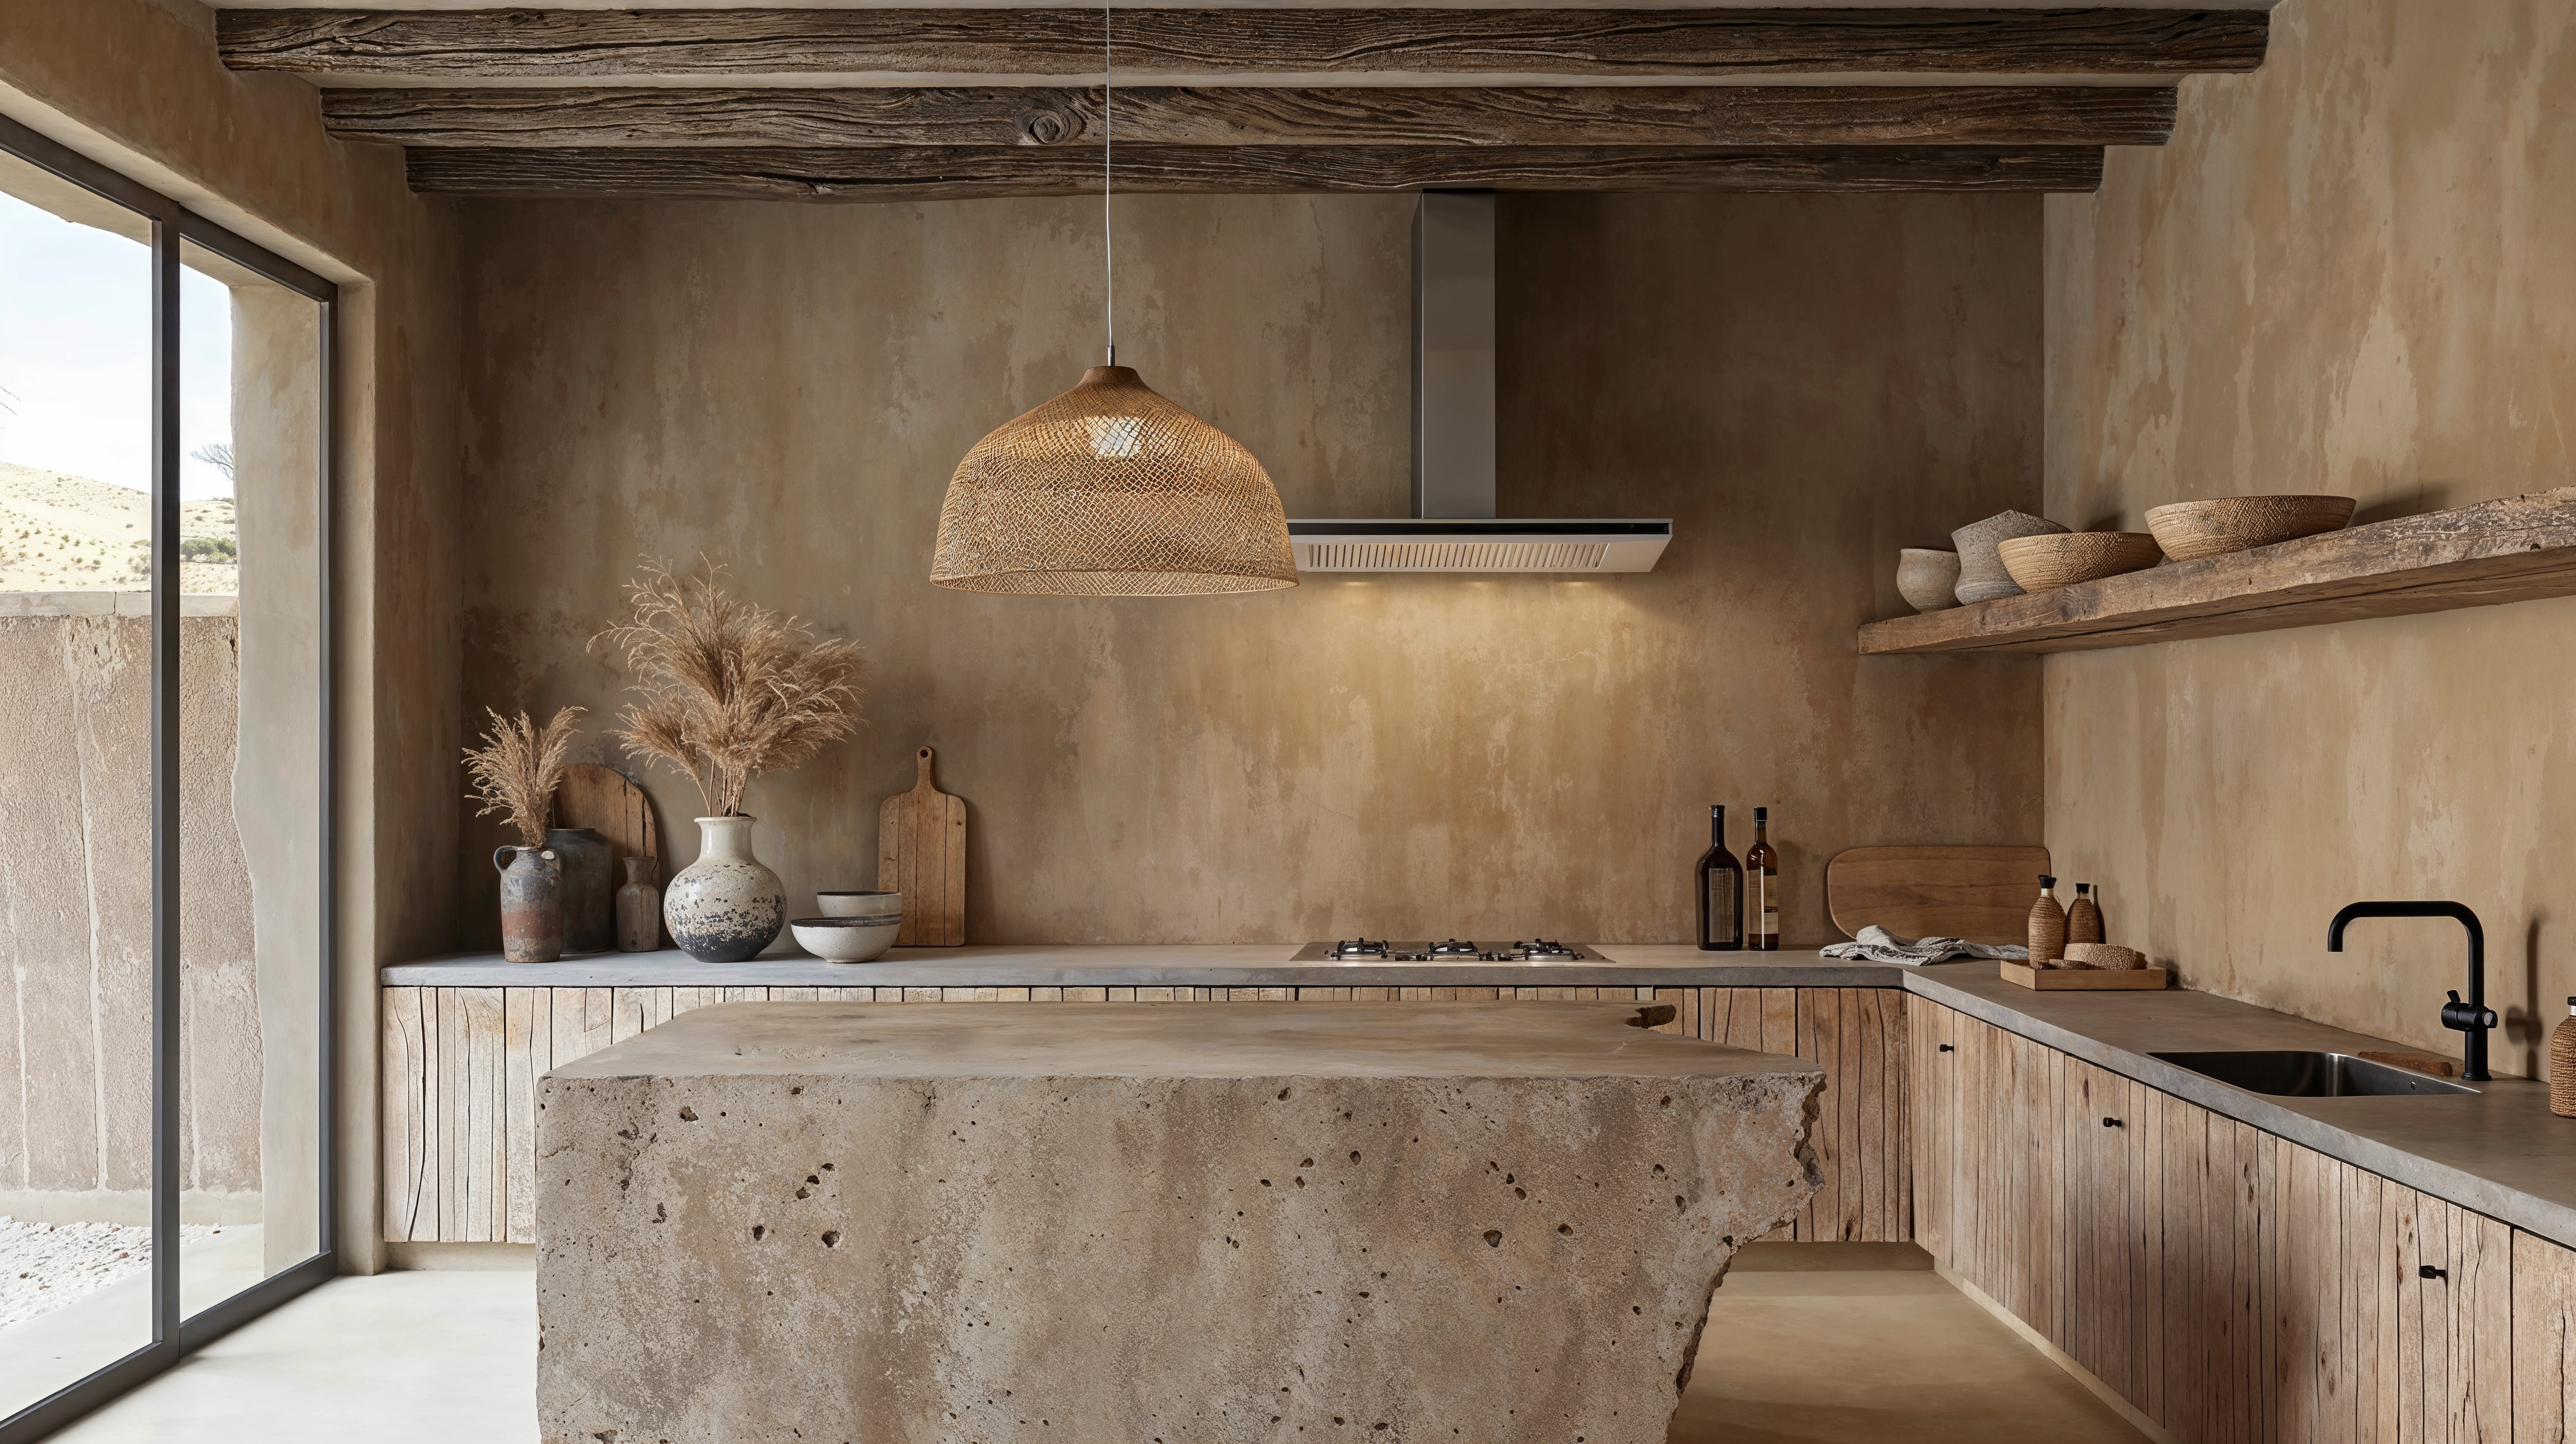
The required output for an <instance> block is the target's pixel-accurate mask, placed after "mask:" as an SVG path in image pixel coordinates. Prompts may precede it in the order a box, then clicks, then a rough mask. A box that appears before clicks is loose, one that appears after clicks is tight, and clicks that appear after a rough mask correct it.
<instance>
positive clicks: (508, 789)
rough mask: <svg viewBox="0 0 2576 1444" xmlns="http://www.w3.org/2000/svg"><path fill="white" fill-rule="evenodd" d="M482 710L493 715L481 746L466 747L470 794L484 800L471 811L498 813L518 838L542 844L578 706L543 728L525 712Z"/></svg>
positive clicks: (532, 845) (556, 716)
mask: <svg viewBox="0 0 2576 1444" xmlns="http://www.w3.org/2000/svg"><path fill="white" fill-rule="evenodd" d="M483 710H484V712H485V713H486V714H487V715H489V716H490V717H491V719H492V725H491V727H490V728H488V729H487V730H485V732H484V733H483V745H482V746H480V747H468V748H466V749H465V770H466V771H467V772H468V773H469V774H471V775H472V776H473V778H474V791H473V792H472V793H471V794H470V795H471V796H473V797H475V798H477V799H479V800H480V801H481V802H482V804H483V806H482V807H481V808H480V809H478V810H477V811H476V812H475V814H474V815H475V816H476V817H485V816H489V815H490V814H492V813H495V812H498V813H503V814H505V815H507V817H508V818H509V822H510V825H511V826H512V827H515V828H517V829H518V830H519V841H521V842H522V843H525V844H526V845H528V846H529V847H543V846H545V845H546V823H547V821H548V820H549V818H550V816H551V814H552V813H553V811H554V801H555V784H556V783H558V782H561V781H562V780H563V773H564V753H565V752H566V751H568V750H570V749H571V747H572V719H574V718H575V717H578V716H580V715H581V709H580V708H579V707H566V708H565V709H563V710H562V711H560V712H557V713H556V714H555V715H554V720H553V721H551V722H548V723H547V724H546V725H545V726H544V727H542V728H540V727H538V726H537V724H536V723H535V722H534V721H533V720H531V719H530V718H529V716H528V714H527V713H526V712H524V711H522V712H521V713H520V714H519V715H518V716H516V717H504V716H502V715H501V714H500V713H498V712H495V711H493V710H492V709H491V708H489V707H486V708H484V709H483Z"/></svg>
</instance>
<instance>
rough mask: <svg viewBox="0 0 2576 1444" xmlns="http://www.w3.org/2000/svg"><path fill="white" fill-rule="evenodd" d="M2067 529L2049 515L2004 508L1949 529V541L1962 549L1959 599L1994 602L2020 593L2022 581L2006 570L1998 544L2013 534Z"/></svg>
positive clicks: (2035, 533)
mask: <svg viewBox="0 0 2576 1444" xmlns="http://www.w3.org/2000/svg"><path fill="white" fill-rule="evenodd" d="M2064 530H2066V528H2064V527H2062V526H2059V525H2058V524H2057V523H2055V522H2053V521H2050V520H2049V519H2048V518H2046V517H2040V516H2032V515H2031V514H2030V513H2028V512H2026V511H2005V512H1997V513H1996V514H1994V515H1993V516H1990V517H1987V518H1986V519H1985V520H1984V521H1981V522H1976V523H1973V524H1971V525H1968V526H1963V527H1961V528H1959V529H1958V530H1957V531H1954V532H1952V533H1950V544H1951V545H1953V546H1955V547H1957V548H1958V549H1959V587H1958V597H1959V600H1960V601H1963V602H1991V601H1993V600H1994V599H1995V598H1997V597H2017V596H2020V595H2021V584H2020V583H2018V582H2016V581H2014V580H2013V579H2012V573H2010V572H2007V571H2005V570H2004V561H2003V558H2002V557H2001V556H1998V555H1997V554H1996V552H1995V548H1996V547H1998V546H2000V545H2002V544H2003V543H2005V542H2008V541H2011V540H2012V539H2013V538H2014V537H2024V536H2044V535H2047V534H2048V533H2051V532H2062V531H2064Z"/></svg>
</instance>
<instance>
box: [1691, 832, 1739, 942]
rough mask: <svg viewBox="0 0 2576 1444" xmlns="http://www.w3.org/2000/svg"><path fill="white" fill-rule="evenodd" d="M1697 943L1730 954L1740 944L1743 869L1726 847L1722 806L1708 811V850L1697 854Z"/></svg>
mask: <svg viewBox="0 0 2576 1444" xmlns="http://www.w3.org/2000/svg"><path fill="white" fill-rule="evenodd" d="M1699 945H1700V949H1701V950H1702V951H1704V952H1711V953H1731V952H1734V951H1735V950H1736V949H1738V948H1741V947H1743V946H1744V868H1743V867H1742V866H1741V865H1740V864H1738V863H1737V862H1736V860H1735V854H1734V853H1731V852H1728V851H1727V850H1726V805H1725V804H1724V803H1719V804H1717V805H1716V806H1713V807H1711V808H1709V810H1708V851H1706V852H1703V853H1701V854H1700V855H1699Z"/></svg>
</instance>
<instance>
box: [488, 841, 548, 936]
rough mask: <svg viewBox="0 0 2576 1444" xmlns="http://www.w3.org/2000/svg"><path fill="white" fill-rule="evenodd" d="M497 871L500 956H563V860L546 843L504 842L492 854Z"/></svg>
mask: <svg viewBox="0 0 2576 1444" xmlns="http://www.w3.org/2000/svg"><path fill="white" fill-rule="evenodd" d="M492 866H494V867H496V868H498V869H500V871H501V956H502V957H505V958H507V959H509V960H510V961H511V962H514V963H551V962H553V961H554V960H555V959H557V958H560V957H562V956H563V942H564V913H563V864H562V862H561V860H560V859H558V858H557V857H556V856H555V852H554V849H553V848H550V847H503V848H496V849H494V850H493V853H492Z"/></svg>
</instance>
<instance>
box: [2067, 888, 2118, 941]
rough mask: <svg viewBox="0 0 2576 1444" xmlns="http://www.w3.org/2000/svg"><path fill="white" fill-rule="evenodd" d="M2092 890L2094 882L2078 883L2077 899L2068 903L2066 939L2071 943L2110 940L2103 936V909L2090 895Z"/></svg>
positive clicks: (2076, 889)
mask: <svg viewBox="0 0 2576 1444" xmlns="http://www.w3.org/2000/svg"><path fill="white" fill-rule="evenodd" d="M2092 891H2093V884H2091V883H2089V882H2079V883H2077V884H2076V885H2075V901H2073V902H2071V903H2068V904H2067V905H2066V940H2067V941H2068V942H2070V943H2099V942H2106V941H2108V939H2106V938H2104V937H2103V936H2102V909H2101V908H2100V907H2099V906H2097V905H2096V904H2095V903H2094V901H2093V899H2092V897H2091V896H2090V895H2089V894H2091V892H2092Z"/></svg>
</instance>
